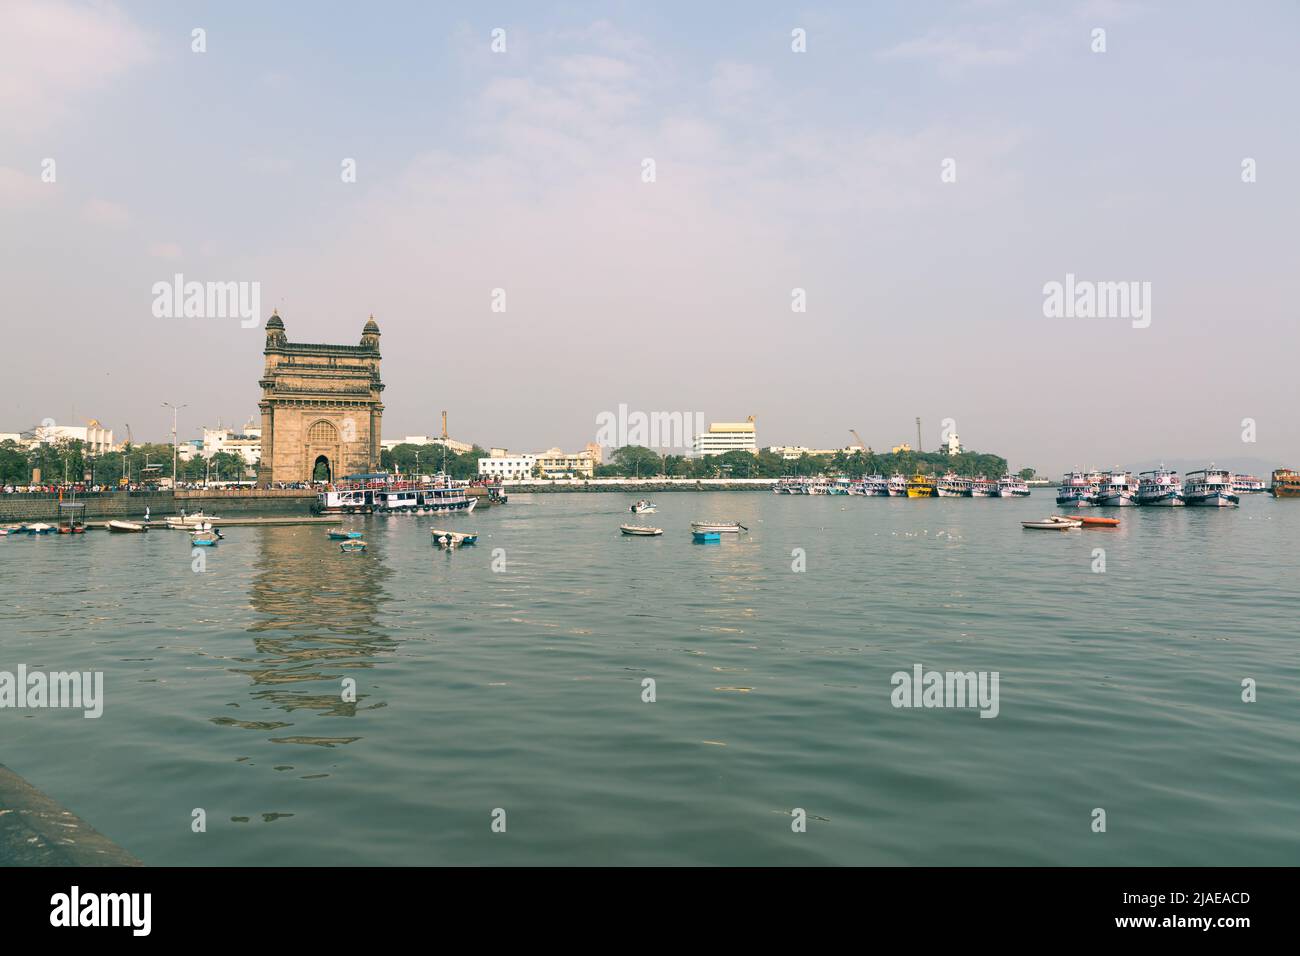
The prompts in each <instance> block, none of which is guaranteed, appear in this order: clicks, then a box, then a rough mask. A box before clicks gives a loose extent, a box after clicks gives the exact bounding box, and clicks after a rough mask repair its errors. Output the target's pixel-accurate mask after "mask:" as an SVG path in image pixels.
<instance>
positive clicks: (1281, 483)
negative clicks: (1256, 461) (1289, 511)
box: [1270, 468, 1300, 498]
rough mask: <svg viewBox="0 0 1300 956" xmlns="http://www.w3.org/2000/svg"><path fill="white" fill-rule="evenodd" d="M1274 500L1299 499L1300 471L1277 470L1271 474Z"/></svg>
mask: <svg viewBox="0 0 1300 956" xmlns="http://www.w3.org/2000/svg"><path fill="white" fill-rule="evenodd" d="M1270 490H1271V491H1272V492H1273V497H1274V498H1300V471H1294V470H1292V469H1290V468H1278V469H1277V470H1276V471H1274V472H1273V486H1272V488H1271V489H1270Z"/></svg>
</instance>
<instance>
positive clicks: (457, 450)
mask: <svg viewBox="0 0 1300 956" xmlns="http://www.w3.org/2000/svg"><path fill="white" fill-rule="evenodd" d="M379 444H380V445H381V446H382V447H383V448H387V449H388V450H389V451H392V450H393V449H394V448H396V447H397V446H398V445H437V446H438V447H442V446H444V445H445V446H446V447H447V451H449V452H451V453H452V454H455V455H463V454H464V453H465V452H467V451H473V450H474V446H473V445H472V444H470V443H469V442H463V441H456V439H454V438H431V437H429V436H428V435H407V436H406V437H405V438H386V439H384V440H383V441H382V442H380V443H379Z"/></svg>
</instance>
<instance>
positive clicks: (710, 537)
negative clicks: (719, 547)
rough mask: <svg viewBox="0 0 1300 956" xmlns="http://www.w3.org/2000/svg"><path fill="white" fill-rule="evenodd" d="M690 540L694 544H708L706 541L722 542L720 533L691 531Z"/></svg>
mask: <svg viewBox="0 0 1300 956" xmlns="http://www.w3.org/2000/svg"><path fill="white" fill-rule="evenodd" d="M691 538H692V539H694V540H695V542H696V543H697V544H700V543H704V542H708V541H721V540H722V532H720V531H692V532H691Z"/></svg>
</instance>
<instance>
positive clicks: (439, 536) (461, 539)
mask: <svg viewBox="0 0 1300 956" xmlns="http://www.w3.org/2000/svg"><path fill="white" fill-rule="evenodd" d="M429 535H430V536H431V538H432V540H433V543H434V544H436V545H437V546H438V547H440V548H446V547H453V548H454V547H458V546H460V545H462V544H475V543H477V542H478V535H477V534H474V533H473V532H469V531H447V530H445V529H443V528H430V529H429Z"/></svg>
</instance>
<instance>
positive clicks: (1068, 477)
mask: <svg viewBox="0 0 1300 956" xmlns="http://www.w3.org/2000/svg"><path fill="white" fill-rule="evenodd" d="M1094 474H1095V472H1094V473H1093V474H1084V473H1083V472H1081V471H1071V472H1067V473H1066V474H1065V476H1064V477H1062V478H1061V486H1060V487H1059V488H1057V489H1056V506H1057V507H1058V508H1070V507H1074V508H1088V507H1091V506H1092V505H1095V504H1096V503H1097V481H1096V480H1094V477H1093V476H1094ZM1099 477H1100V476H1098V480H1099Z"/></svg>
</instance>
